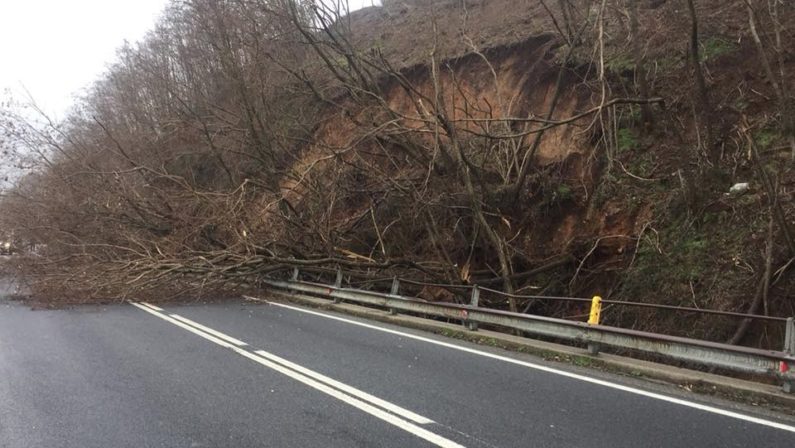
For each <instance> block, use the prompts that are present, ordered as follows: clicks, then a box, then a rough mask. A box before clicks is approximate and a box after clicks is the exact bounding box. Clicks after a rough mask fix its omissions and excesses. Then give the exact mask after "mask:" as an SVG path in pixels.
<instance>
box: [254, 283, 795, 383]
mask: <svg viewBox="0 0 795 448" xmlns="http://www.w3.org/2000/svg"><path fill="white" fill-rule="evenodd" d="M313 270H314V271H317V270H316V269H313ZM323 273H334V274H335V279H334V284H333V285H329V284H324V283H317V282H309V281H303V280H301V278H300V277H301V273H300V271H299V270H298V268H292V275H291V276H290V279H289V280H277V279H272V278H267V279H262V280H261V283H262V284H263V285H265V286H268V287H272V288H277V289H282V290H287V291H292V292H296V293H302V294H309V295H313V296H317V297H324V298H329V299H332V300H334V301H337V302H339V301H343V300H344V301H349V302H354V303H359V304H364V305H369V306H377V307H381V308H385V309H388V310H390V311H391V312H392V313H398V312H409V313H417V314H422V315H430V316H436V317H444V318H448V319H453V320H458V321H460V322H461V323H463V324H464V325H465V326H466V328H468V329H469V330H471V331H476V330H477V329H478V324H489V325H494V326H498V327H501V328H506V329H513V330H520V331H522V332H525V333H527V334H530V335H537V336H544V337H551V338H555V339H558V340H562V341H568V342H573V343H578V344H583V345H586V346H587V347H588V349H589V351H590V352H591V353H592V354H594V355H596V354H598V352H599V350H600V348H601V347H603V346H604V347H614V348H620V349H628V350H632V351H639V352H644V353H650V354H655V355H660V356H663V357H667V358H670V359H673V360H678V361H685V362H689V363H694V364H700V365H705V366H712V367H719V368H723V369H727V370H729V371H734V372H742V373H753V374H760V375H766V376H771V377H775V378H776V379H778V380H779V381H780V382H781V384H782V388H783V390H785V391H787V392H793V391H795V321H793V319H792V318H781V317H771V316H760V315H755V314H744V313H736V312H730V311H721V310H705V309H700V308H687V307H676V306H671V305H655V304H646V303H640V302H624V301H614V300H601V303H604V304H614V305H624V306H640V307H646V308H656V309H663V310H675V311H685V312H698V313H704V314H712V315H721V316H728V317H733V318H743V319H761V320H766V321H773V322H783V323H784V324H785V325H786V338H785V341H784V344H783V348H782V350H763V349H757V348H751V347H744V346H737V345H729V344H723V343H718V342H711V341H704V340H699V339H691V338H684V337H679V336H671V335H665V334H658V333H650V332H643V331H637V330H631V329H626V328H619V327H611V326H606V325H598V324H593V323H587V322H580V321H572V320H565V319H557V318H551V317H545V316H535V315H530V314H523V313H513V312H509V311H503V310H497V309H491V308H484V307H482V306H480V294H481V292H482V291H488V292H490V293H497V294H503V295H505V296H508V297H510V296H514V297H517V298H529V299H544V300H566V301H575V302H592V301H593V299H587V298H578V297H546V296H530V295H516V294H506V293H504V292H502V291H498V290H493V289H489V288H483V287H479V286H477V285H441V284H434V283H424V282H418V281H416V280H406V279H399V278H397V277H392V278H386V277H385V278H381V279H377V280H378V281H379V282H380V283H386V282H390V284H391V289H390V292H389V293H383V292H377V291H369V290H362V289H357V288H349V287H343V286H342V283H343V277H344V274H343V272H342V271H341V270H324V271H323ZM356 283H358V282H356ZM401 283H406V284H412V285H415V286H420V285H423V286H427V285H433V286H440V287H441V286H450V287H455V288H457V289H459V290H466V291H468V292H469V303H468V304H456V303H440V302H428V301H425V300H422V299H419V298H417V297H407V296H403V295H400V285H401ZM594 302H595V301H594ZM592 322H593V321H592Z"/></svg>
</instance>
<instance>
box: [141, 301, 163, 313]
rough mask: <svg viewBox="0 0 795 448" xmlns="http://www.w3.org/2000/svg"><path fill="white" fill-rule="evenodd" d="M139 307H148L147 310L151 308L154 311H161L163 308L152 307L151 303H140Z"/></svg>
mask: <svg viewBox="0 0 795 448" xmlns="http://www.w3.org/2000/svg"><path fill="white" fill-rule="evenodd" d="M141 305H145V306H148V307H149V308H152V309H153V310H155V311H163V308H160V307H159V306H154V305H152V304H151V303H146V302H141Z"/></svg>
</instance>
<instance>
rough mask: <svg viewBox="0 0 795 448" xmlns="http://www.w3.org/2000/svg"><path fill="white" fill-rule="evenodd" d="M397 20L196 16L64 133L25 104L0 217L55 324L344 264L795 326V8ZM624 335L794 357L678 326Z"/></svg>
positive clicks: (732, 3) (191, 12) (183, 5)
mask: <svg viewBox="0 0 795 448" xmlns="http://www.w3.org/2000/svg"><path fill="white" fill-rule="evenodd" d="M383 3H384V4H383V5H382V6H379V7H369V8H365V9H362V10H359V11H355V12H352V13H348V12H347V10H346V8H345V6H344V2H342V3H341V2H328V1H326V2H315V1H310V0H245V1H243V0H230V1H214V0H188V1H174V2H172V3H171V4H170V6H169V7H168V9H167V10H166V12H165V14H164V15H163V16H162V17H161V19H160V21H159V23H158V24H157V26H156V27H155V28H154V29H153V30H152V32H151V33H150V34H149V35H148V36H147V37H146V38H145V39H144V40H143V41H141V42H138V43H135V44H130V45H127V46H125V47H123V48H120V49H119V51H118V56H117V60H116V61H115V63H114V64H113V65H112V66H111V67H110V69H109V70H108V72H107V73H106V74H105V76H104V77H103V78H102V79H100V80H98V81H97V82H96V83H95V84H94V85H93V86H92V87H91V88H90V89H89V90H88V92H87V93H86V95H85V96H84V97H83V98H82V99H81V100H80V101H79V102H78V103H77V104H76V105H75V107H74V109H73V112H72V113H71V114H70V115H69V116H68V117H67V118H66V119H65V120H64V121H63V122H59V123H54V122H49V121H47V120H46V119H42V120H37V122H36V124H33V123H31V122H30V120H28V119H23V118H22V117H28V116H30V114H29V111H28V112H25V113H22V111H20V110H19V107H18V106H14V107H6V108H5V109H4V110H3V113H2V115H1V116H0V132H1V133H2V139H3V140H2V141H0V144H2V145H3V151H5V154H4V157H7V158H8V160H11V158H12V157H13V158H14V160H24V162H25V163H26V166H29V165H30V164H32V165H33V169H31V170H30V171H29V173H28V174H27V175H26V176H24V177H23V178H21V179H20V180H19V181H17V182H16V184H15V186H14V187H13V188H10V189H8V190H7V191H6V192H5V193H4V194H3V196H2V198H0V210H2V213H0V229H3V231H4V232H9V233H13V235H14V237H15V238H16V239H17V240H18V241H19V244H18V245H19V247H36V248H37V249H36V251H35V254H34V253H29V254H28V255H25V254H22V255H19V256H17V257H15V258H14V261H13V269H14V270H15V271H16V272H17V274H20V275H22V276H23V277H24V278H25V279H26V281H27V282H28V283H29V288H30V290H31V291H32V293H33V294H34V295H35V296H36V297H39V298H40V299H41V300H46V301H49V302H51V303H67V302H74V301H75V300H80V301H107V300H121V299H124V298H129V297H136V298H141V297H147V296H153V297H154V298H155V299H161V300H162V299H166V298H175V297H188V296H196V295H199V294H215V293H217V292H218V291H226V292H229V291H236V290H239V289H244V288H245V289H250V288H256V287H257V283H258V280H259V279H261V278H262V277H263V276H266V275H269V274H272V273H275V272H279V271H280V270H282V269H284V268H285V267H291V266H300V267H302V268H310V267H312V268H336V267H337V266H341V267H343V268H344V269H346V270H347V271H350V272H357V273H359V274H364V275H371V276H373V277H385V276H386V277H389V276H392V275H401V276H404V277H413V278H417V279H423V280H428V281H433V282H441V283H477V284H482V285H490V286H495V287H499V288H501V289H502V290H504V291H508V292H520V293H533V294H539V295H567V296H580V297H582V296H584V297H588V296H591V295H594V294H599V295H601V296H602V297H605V298H608V297H609V298H613V299H627V300H634V301H646V302H654V303H665V304H670V305H684V306H691V307H701V308H714V309H724V310H731V311H740V312H750V313H760V314H771V315H781V316H792V315H795V302H793V299H792V297H793V287H795V281H793V276H792V269H793V265H794V264H795V258H794V257H795V230H794V228H795V205H793V204H794V202H793V190H794V189H795V173H794V172H793V168H795V109H794V108H793V93H792V90H793V88H795V83H794V80H795V54H793V51H794V50H793V46H792V43H793V42H795V36H793V33H794V32H795V28H794V27H793V25H795V6H794V5H793V4H791V3H790V2H785V1H781V0H538V1H528V2H516V1H509V0H467V1H463V2H462V1H453V0H439V1H431V0H405V1H398V0H384V2H383ZM43 118H44V117H43ZM22 153H24V156H22ZM417 293H418V294H419V295H421V296H423V297H425V298H428V299H433V300H449V301H456V300H463V298H461V297H457V296H456V294H455V293H454V292H450V291H435V290H431V289H423V290H422V291H417ZM76 298H79V299H76ZM484 304H486V305H488V306H493V307H497V308H503V309H508V310H511V311H519V312H530V313H538V314H545V315H553V316H558V317H569V318H579V316H582V315H583V313H585V312H586V310H584V309H582V307H579V306H575V305H570V304H569V305H566V304H562V303H558V302H555V303H547V302H543V301H520V300H509V301H507V302H497V301H493V302H489V301H488V299H487V298H486V299H484ZM604 318H605V319H606V321H605V323H607V324H612V325H620V326H624V327H631V328H638V329H645V330H653V331H662V332H667V333H674V334H682V335H690V336H697V337H701V338H706V339H712V340H721V341H732V342H735V343H745V344H749V345H757V346H767V345H770V344H774V345H778V344H780V340H781V338H782V336H781V334H780V333H781V330H782V329H781V328H777V327H763V326H761V325H760V326H758V327H757V326H754V325H749V324H748V323H746V322H741V323H738V322H737V321H736V320H725V321H723V320H721V319H716V318H714V317H713V318H702V317H700V316H692V315H681V314H674V313H670V312H666V313H662V312H647V311H638V310H637V309H629V308H627V309H618V308H615V309H606V310H605V313H604Z"/></svg>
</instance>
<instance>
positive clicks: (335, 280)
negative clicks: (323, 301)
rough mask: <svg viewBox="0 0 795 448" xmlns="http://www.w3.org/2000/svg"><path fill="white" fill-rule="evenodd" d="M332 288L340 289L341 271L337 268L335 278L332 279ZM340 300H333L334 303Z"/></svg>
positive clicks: (340, 300)
mask: <svg viewBox="0 0 795 448" xmlns="http://www.w3.org/2000/svg"><path fill="white" fill-rule="evenodd" d="M334 287H335V288H341V287H342V269H341V268H340V267H339V266H337V278H335V279H334ZM340 302H342V299H339V298H334V303H340Z"/></svg>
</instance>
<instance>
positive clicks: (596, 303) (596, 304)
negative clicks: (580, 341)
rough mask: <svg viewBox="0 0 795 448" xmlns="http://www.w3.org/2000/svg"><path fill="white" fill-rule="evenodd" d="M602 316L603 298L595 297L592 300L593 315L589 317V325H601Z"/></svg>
mask: <svg viewBox="0 0 795 448" xmlns="http://www.w3.org/2000/svg"><path fill="white" fill-rule="evenodd" d="M601 315H602V298H601V297H599V296H593V300H591V315H590V316H589V317H588V323H589V324H591V325H599V317H600V316H601Z"/></svg>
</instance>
